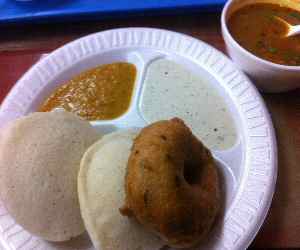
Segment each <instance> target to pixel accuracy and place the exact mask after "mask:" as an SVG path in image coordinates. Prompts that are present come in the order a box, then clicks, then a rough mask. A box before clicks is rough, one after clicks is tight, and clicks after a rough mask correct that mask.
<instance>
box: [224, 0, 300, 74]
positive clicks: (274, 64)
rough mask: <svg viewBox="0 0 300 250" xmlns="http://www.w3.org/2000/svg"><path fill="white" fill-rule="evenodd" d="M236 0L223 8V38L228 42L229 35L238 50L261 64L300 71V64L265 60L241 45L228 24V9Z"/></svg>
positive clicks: (230, 0)
mask: <svg viewBox="0 0 300 250" xmlns="http://www.w3.org/2000/svg"><path fill="white" fill-rule="evenodd" d="M234 1H236V0H228V1H227V2H226V4H225V6H224V8H223V10H222V14H221V27H222V31H223V32H222V33H223V34H222V35H223V39H224V41H225V43H226V39H225V36H227V37H228V39H229V42H230V43H231V44H233V45H234V46H235V47H236V48H237V49H238V50H240V51H241V52H242V53H243V54H245V55H246V56H248V57H250V58H251V59H252V60H255V61H258V62H260V63H261V64H263V65H264V66H267V67H272V68H275V69H280V70H286V71H293V72H300V65H299V66H290V65H284V64H278V63H273V62H271V61H268V60H265V59H263V58H261V57H258V56H256V55H255V54H253V53H251V52H250V51H248V50H247V49H245V48H244V47H243V46H241V45H240V44H239V43H238V42H237V41H236V40H235V39H234V38H233V36H232V35H231V33H230V31H229V29H228V25H227V20H226V15H227V13H228V10H229V9H230V7H231V5H232V3H233V2H234Z"/></svg>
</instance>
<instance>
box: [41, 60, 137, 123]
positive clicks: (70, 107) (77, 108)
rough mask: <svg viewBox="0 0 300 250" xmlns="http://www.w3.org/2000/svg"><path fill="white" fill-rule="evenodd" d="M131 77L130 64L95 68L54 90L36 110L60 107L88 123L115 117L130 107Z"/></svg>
mask: <svg viewBox="0 0 300 250" xmlns="http://www.w3.org/2000/svg"><path fill="white" fill-rule="evenodd" d="M135 78H136V67H135V66H134V65H133V64H130V63H125V62H118V63H112V64H106V65H101V66H98V67H96V68H93V69H90V70H87V71H84V72H82V73H81V74H79V75H78V76H75V77H74V78H72V79H71V80H70V81H69V82H67V83H65V84H63V85H61V86H60V87H58V88H57V89H56V90H55V91H54V92H53V93H52V94H51V95H50V97H48V98H47V100H46V101H45V102H44V103H43V104H42V106H41V107H40V111H51V110H53V109H55V108H63V109H65V110H67V111H69V112H72V113H75V114H77V115H79V116H81V117H83V118H85V119H86V120H90V121H92V120H108V119H114V118H117V117H119V116H121V115H122V114H123V113H125V112H126V111H127V109H128V107H129V105H130V100H131V96H132V92H133V87H134V82H135Z"/></svg>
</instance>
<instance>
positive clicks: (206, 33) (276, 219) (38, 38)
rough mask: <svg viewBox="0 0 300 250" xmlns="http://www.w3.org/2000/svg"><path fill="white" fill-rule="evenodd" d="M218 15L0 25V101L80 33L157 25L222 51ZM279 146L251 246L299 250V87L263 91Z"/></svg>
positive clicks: (201, 14)
mask: <svg viewBox="0 0 300 250" xmlns="http://www.w3.org/2000/svg"><path fill="white" fill-rule="evenodd" d="M219 20H220V13H210V14H203V13H199V14H193V15H180V16H178V15H177V16H160V17H136V18H130V19H118V20H106V21H88V22H77V23H74V22H73V23H64V24H39V25H38V24H35V25H33V24H30V25H23V26H20V25H19V26H2V27H0V29H1V35H0V102H1V100H2V99H3V98H4V96H5V95H6V94H7V93H8V91H9V89H10V88H11V87H12V86H13V85H14V83H15V82H16V81H17V79H18V78H19V77H20V76H21V75H22V74H23V73H24V72H25V71H26V70H27V69H28V68H29V67H30V66H31V65H32V64H33V63H34V62H36V61H37V60H38V59H39V58H40V56H41V55H42V54H43V53H49V52H51V51H52V50H54V49H56V48H58V47H60V46H62V45H63V44H65V43H67V42H69V41H71V40H74V39H76V38H78V37H81V36H84V35H87V34H90V33H93V32H98V31H102V30H106V29H112V28H118V27H133V26H135V27H157V28H163V29H169V30H173V31H177V32H182V33H185V34H188V35H191V36H193V37H196V38H199V39H201V40H203V41H205V42H207V43H209V44H211V45H213V46H214V47H216V48H217V49H219V50H221V51H224V52H225V47H224V42H223V40H222V36H221V32H220V21H219ZM263 96H264V98H265V101H266V103H267V106H268V108H269V110H270V113H271V115H272V118H273V122H274V126H275V129H276V133H277V140H278V148H279V175H278V182H277V187H276V192H275V196H274V199H273V203H272V206H271V209H270V212H269V215H268V217H267V219H266V221H265V223H264V225H263V227H262V229H261V230H260V232H259V233H258V235H257V237H256V238H255V240H254V242H253V244H252V246H251V248H263V249H265V248H298V249H299V248H300V237H299V236H300V209H299V208H300V198H298V197H300V165H299V164H298V162H300V150H299V149H300V98H299V96H300V90H299V91H298V90H296V91H293V92H289V93H285V94H264V95H263Z"/></svg>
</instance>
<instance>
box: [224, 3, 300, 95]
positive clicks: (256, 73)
mask: <svg viewBox="0 0 300 250" xmlns="http://www.w3.org/2000/svg"><path fill="white" fill-rule="evenodd" d="M256 2H266V3H267V2H268V3H276V4H283V5H285V6H288V7H290V8H294V9H297V10H299V11H300V5H299V1H295V0H229V1H228V2H227V3H226V5H225V7H224V9H223V12H222V18H221V23H222V34H223V38H224V40H225V44H226V48H227V52H228V54H229V55H230V57H231V58H232V60H233V61H234V62H235V63H236V65H237V66H238V67H239V68H240V69H241V70H243V71H244V72H246V73H247V74H248V75H249V76H250V77H251V78H252V79H253V81H254V83H255V84H256V85H257V87H258V89H259V90H261V91H264V92H283V91H288V90H292V89H296V88H299V87H300V66H286V65H280V64H276V63H272V62H269V61H267V60H264V59H261V58H259V57H257V56H255V55H254V54H252V53H250V52H249V51H247V50H246V49H244V48H243V47H241V46H240V45H239V44H238V43H237V42H236V41H235V40H234V38H233V37H232V36H231V34H230V32H229V30H228V27H227V20H228V18H229V17H230V15H231V14H232V13H233V12H234V11H236V10H237V9H239V8H241V7H243V6H245V5H247V4H251V3H256ZM297 2H298V3H297Z"/></svg>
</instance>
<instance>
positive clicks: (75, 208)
mask: <svg viewBox="0 0 300 250" xmlns="http://www.w3.org/2000/svg"><path fill="white" fill-rule="evenodd" d="M1 132H2V133H1V137H0V196H1V199H2V201H3V202H4V205H5V207H6V208H7V210H8V211H9V213H10V214H11V216H12V217H13V218H14V219H15V221H16V222H17V223H18V224H20V225H21V226H22V227H23V228H24V229H26V230H28V231H29V232H30V233H32V234H35V235H37V236H39V237H41V238H43V239H46V240H49V241H65V240H69V239H70V238H73V237H76V236H77V235H79V234H81V233H82V232H83V231H84V225H83V221H82V218H81V215H80V208H79V202H78V194H77V176H78V171H79V166H80V160H81V158H82V156H83V154H84V152H85V151H86V149H87V148H88V147H89V146H90V145H91V144H93V143H94V142H95V141H96V140H98V139H99V138H100V137H101V136H100V135H99V134H98V133H97V131H96V130H95V129H94V128H93V127H92V126H91V125H90V124H89V123H88V122H86V121H84V120H82V119H80V118H78V117H77V116H75V115H73V114H71V113H67V112H64V111H55V112H49V113H33V114H31V115H28V116H26V117H23V118H20V119H18V120H16V121H14V122H12V123H11V124H9V125H8V126H7V127H6V128H5V129H4V130H3V131H1Z"/></svg>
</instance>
